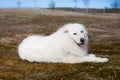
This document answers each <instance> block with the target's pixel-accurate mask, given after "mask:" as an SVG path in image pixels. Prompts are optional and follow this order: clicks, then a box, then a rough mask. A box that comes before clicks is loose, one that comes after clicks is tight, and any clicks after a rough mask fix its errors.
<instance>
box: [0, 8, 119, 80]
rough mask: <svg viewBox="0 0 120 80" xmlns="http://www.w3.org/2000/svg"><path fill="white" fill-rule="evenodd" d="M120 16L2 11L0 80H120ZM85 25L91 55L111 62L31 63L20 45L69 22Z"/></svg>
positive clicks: (0, 22)
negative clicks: (22, 56)
mask: <svg viewBox="0 0 120 80" xmlns="http://www.w3.org/2000/svg"><path fill="white" fill-rule="evenodd" d="M119 17H120V14H83V13H76V12H67V11H56V10H46V9H0V80H42V79H43V80H49V79H50V80H120V18H119ZM71 22H72V23H73V22H77V23H82V24H85V26H86V28H87V30H88V32H89V53H94V54H96V55H97V56H100V57H107V58H109V62H107V63H80V64H62V63H30V62H28V61H22V60H20V59H19V57H18V52H17V47H18V44H19V43H20V42H21V41H22V39H24V38H25V37H27V36H29V35H33V34H38V35H41V34H42V35H49V34H51V33H53V32H54V31H56V30H57V29H58V28H59V27H60V26H62V25H64V24H66V23H71Z"/></svg>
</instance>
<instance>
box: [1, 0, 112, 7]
mask: <svg viewBox="0 0 120 80" xmlns="http://www.w3.org/2000/svg"><path fill="white" fill-rule="evenodd" d="M18 1H20V2H21V7H28V8H31V7H34V0H0V8H16V7H18V6H17V2H18ZM50 1H51V0H36V7H37V8H48V7H49V3H50ZM54 1H55V7H74V6H75V3H74V0H54ZM111 2H112V0H90V2H89V6H88V7H89V8H105V7H108V8H110V4H111ZM77 8H85V5H84V3H83V0H77Z"/></svg>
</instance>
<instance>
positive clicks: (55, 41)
mask: <svg viewBox="0 0 120 80" xmlns="http://www.w3.org/2000/svg"><path fill="white" fill-rule="evenodd" d="M87 35H88V33H87V31H86V29H85V27H84V25H81V24H78V23H74V24H66V25H64V26H63V27H62V28H60V29H59V30H57V31H56V32H55V33H53V34H51V35H49V36H30V37H28V38H26V39H24V40H23V41H22V43H21V44H20V45H19V47H18V52H19V56H20V58H21V59H23V60H28V61H30V62H63V63H81V62H107V61H108V59H107V58H100V57H96V56H95V55H93V54H88V48H87V47H88V36H87Z"/></svg>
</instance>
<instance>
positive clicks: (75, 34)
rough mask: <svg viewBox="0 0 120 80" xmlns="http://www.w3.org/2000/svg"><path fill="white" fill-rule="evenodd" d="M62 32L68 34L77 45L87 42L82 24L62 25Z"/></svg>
mask: <svg viewBox="0 0 120 80" xmlns="http://www.w3.org/2000/svg"><path fill="white" fill-rule="evenodd" d="M64 33H67V34H68V35H70V37H71V38H72V39H73V41H74V42H75V43H76V44H77V45H78V46H80V47H81V46H85V45H87V43H88V33H87V30H86V29H85V27H84V25H82V24H78V23H74V24H67V25H64Z"/></svg>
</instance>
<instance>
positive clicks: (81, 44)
mask: <svg viewBox="0 0 120 80" xmlns="http://www.w3.org/2000/svg"><path fill="white" fill-rule="evenodd" d="M76 44H77V45H78V46H84V45H85V43H84V42H82V43H76Z"/></svg>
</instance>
